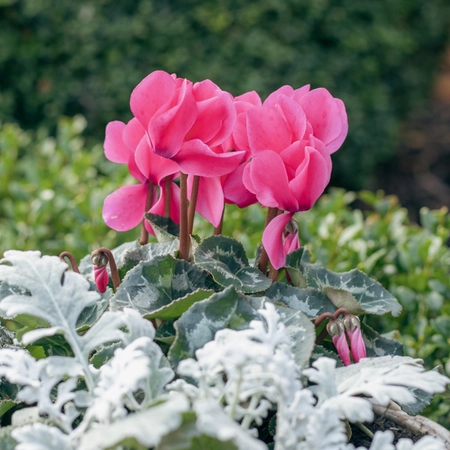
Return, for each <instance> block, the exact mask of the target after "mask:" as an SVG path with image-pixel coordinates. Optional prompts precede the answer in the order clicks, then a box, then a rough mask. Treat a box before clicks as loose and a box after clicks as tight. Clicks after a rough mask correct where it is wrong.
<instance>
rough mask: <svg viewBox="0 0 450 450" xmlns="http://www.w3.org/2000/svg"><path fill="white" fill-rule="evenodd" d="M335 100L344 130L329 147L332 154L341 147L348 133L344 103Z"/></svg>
mask: <svg viewBox="0 0 450 450" xmlns="http://www.w3.org/2000/svg"><path fill="white" fill-rule="evenodd" d="M334 100H335V101H336V104H337V105H338V108H339V110H340V113H341V120H342V129H341V133H340V134H339V136H338V137H337V138H336V139H334V140H333V141H331V142H330V143H329V144H328V145H327V147H328V151H329V152H330V153H334V152H335V151H336V150H338V149H339V148H340V147H341V145H342V143H343V142H344V141H345V138H346V137H347V133H348V119H347V112H346V111H345V105H344V102H343V101H342V100H340V99H338V98H335V99H334Z"/></svg>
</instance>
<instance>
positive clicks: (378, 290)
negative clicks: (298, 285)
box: [307, 264, 402, 316]
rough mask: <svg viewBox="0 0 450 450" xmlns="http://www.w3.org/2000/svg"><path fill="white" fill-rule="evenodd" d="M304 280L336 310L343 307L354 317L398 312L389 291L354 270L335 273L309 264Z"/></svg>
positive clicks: (394, 299)
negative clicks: (363, 313)
mask: <svg viewBox="0 0 450 450" xmlns="http://www.w3.org/2000/svg"><path fill="white" fill-rule="evenodd" d="M307 279H308V286H311V287H315V288H318V289H321V290H322V291H323V292H324V293H325V294H326V295H327V297H328V298H329V299H330V300H331V301H332V302H333V304H334V305H335V306H336V307H337V308H341V307H343V308H347V309H348V310H349V311H350V312H353V313H354V314H360V313H362V312H365V313H370V314H378V315H380V314H385V313H388V312H391V313H392V315H393V316H398V315H399V314H400V312H401V310H402V307H401V305H400V303H399V302H398V301H397V299H396V298H395V297H393V296H392V294H391V293H390V292H388V291H387V290H386V289H384V288H383V287H382V286H381V284H380V283H378V282H377V281H375V280H372V279H371V278H369V277H368V276H367V275H366V274H365V273H363V272H361V271H359V270H357V269H353V270H351V271H350V272H344V273H335V272H331V271H330V270H327V269H325V268H324V267H322V266H320V265H318V264H311V265H310V266H309V268H308V271H307Z"/></svg>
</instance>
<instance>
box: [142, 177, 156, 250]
mask: <svg viewBox="0 0 450 450" xmlns="http://www.w3.org/2000/svg"><path fill="white" fill-rule="evenodd" d="M154 189H155V186H154V184H153V183H152V182H151V181H150V182H149V185H148V195H147V201H146V203H145V212H148V211H149V210H150V208H151V207H152V204H153V191H154ZM145 220H146V219H144V220H143V221H142V228H141V236H140V238H139V243H140V244H141V245H145V244H148V231H147V228H145Z"/></svg>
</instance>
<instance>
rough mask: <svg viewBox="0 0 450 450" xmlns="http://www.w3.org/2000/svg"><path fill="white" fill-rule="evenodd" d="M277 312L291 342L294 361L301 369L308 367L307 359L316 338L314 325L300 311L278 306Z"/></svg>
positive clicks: (309, 356)
mask: <svg viewBox="0 0 450 450" xmlns="http://www.w3.org/2000/svg"><path fill="white" fill-rule="evenodd" d="M277 312H278V314H279V315H280V318H281V322H282V323H284V326H285V327H286V333H287V335H288V336H289V339H290V340H291V342H292V347H291V352H292V355H293V358H294V361H295V362H296V363H297V365H298V366H299V367H300V368H301V369H303V368H306V367H309V360H310V358H311V354H312V351H313V349H314V343H315V340H316V330H315V328H314V325H313V324H312V323H311V321H310V320H309V319H308V317H306V315H305V314H303V313H302V312H301V311H295V310H292V309H290V308H284V307H282V306H279V307H277Z"/></svg>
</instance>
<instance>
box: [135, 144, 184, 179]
mask: <svg viewBox="0 0 450 450" xmlns="http://www.w3.org/2000/svg"><path fill="white" fill-rule="evenodd" d="M135 159H136V165H137V166H138V168H139V170H140V171H141V172H142V173H143V174H144V175H145V177H146V179H148V180H150V181H151V182H152V183H154V184H159V183H160V182H161V180H162V179H163V178H165V177H166V176H168V175H172V174H175V173H177V172H178V171H179V170H180V169H179V167H178V164H177V163H176V162H174V161H172V160H170V159H167V158H164V157H162V156H159V155H157V154H156V153H154V152H153V151H152V150H151V148H150V146H149V144H148V142H147V140H146V139H142V140H141V142H140V143H139V145H138V147H137V149H136V153H135Z"/></svg>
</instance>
